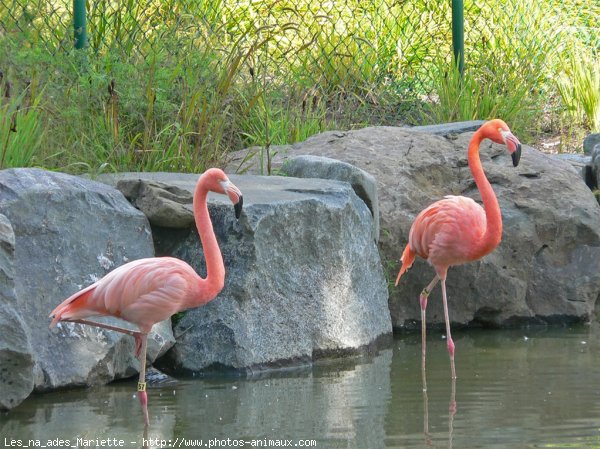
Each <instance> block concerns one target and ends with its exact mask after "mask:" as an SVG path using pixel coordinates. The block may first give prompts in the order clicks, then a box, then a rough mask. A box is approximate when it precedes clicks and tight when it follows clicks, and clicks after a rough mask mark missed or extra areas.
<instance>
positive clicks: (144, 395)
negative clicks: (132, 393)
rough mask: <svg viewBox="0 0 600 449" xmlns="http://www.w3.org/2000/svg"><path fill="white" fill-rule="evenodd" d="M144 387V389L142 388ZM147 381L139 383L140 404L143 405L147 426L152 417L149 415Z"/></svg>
mask: <svg viewBox="0 0 600 449" xmlns="http://www.w3.org/2000/svg"><path fill="white" fill-rule="evenodd" d="M141 388H143V389H144V390H141ZM145 388H146V383H145V382H144V383H143V386H142V385H139V384H138V398H139V400H140V405H141V406H142V413H143V414H144V424H145V425H146V426H147V425H148V424H150V419H149V417H148V393H146V390H145Z"/></svg>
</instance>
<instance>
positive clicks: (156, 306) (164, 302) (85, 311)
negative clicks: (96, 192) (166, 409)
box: [50, 168, 243, 426]
mask: <svg viewBox="0 0 600 449" xmlns="http://www.w3.org/2000/svg"><path fill="white" fill-rule="evenodd" d="M209 191H212V192H216V193H220V194H224V195H227V196H228V197H229V199H230V200H231V202H232V203H233V204H234V205H235V215H236V218H239V217H240V214H241V211H242V203H243V198H242V193H241V192H240V190H239V189H238V188H237V187H236V186H235V185H234V184H233V183H232V182H231V181H230V180H229V179H228V178H227V176H226V175H225V173H223V171H222V170H220V169H218V168H211V169H209V170H207V171H206V172H205V173H204V174H202V176H200V179H199V180H198V183H197V184H196V189H195V191H194V200H193V208H194V218H195V220H196V227H197V228H198V233H199V235H200V241H201V242H202V247H203V249H204V255H205V258H206V278H205V279H203V278H201V277H200V276H198V274H197V273H196V272H195V271H194V269H193V268H192V267H191V266H189V265H188V264H187V263H185V262H184V261H182V260H179V259H176V258H173V257H153V258H147V259H140V260H134V261H132V262H129V263H127V264H125V265H122V266H120V267H119V268H117V269H115V270H114V271H111V272H110V273H108V274H107V275H106V276H104V277H103V278H102V279H100V280H99V281H97V282H95V283H94V284H92V285H90V286H89V287H86V288H84V289H83V290H81V291H79V292H77V293H75V294H74V295H72V296H70V297H69V298H67V299H66V300H64V301H63V302H62V303H61V304H59V305H58V306H57V307H56V308H55V309H54V310H53V311H52V313H51V314H50V317H51V318H53V319H52V323H51V324H50V327H53V326H55V325H56V324H57V323H58V322H59V321H70V322H75V323H82V324H89V325H92V326H98V327H103V328H105V329H109V330H114V331H117V332H122V333H125V334H128V335H131V336H133V337H134V338H135V343H136V350H135V354H136V357H138V358H139V360H140V376H139V382H138V397H139V400H140V404H141V406H142V412H143V414H144V423H145V425H146V426H147V425H148V424H149V418H148V396H147V393H146V383H145V379H146V348H147V342H148V333H149V332H150V330H151V329H152V326H153V325H154V324H155V323H158V322H160V321H163V320H166V319H167V318H169V317H170V316H171V315H173V314H174V313H176V312H179V311H181V310H185V309H190V308H192V307H198V306H202V305H204V304H206V303H207V302H209V301H210V300H212V299H214V298H215V297H216V296H217V294H218V293H219V292H220V291H221V290H222V289H223V286H224V282H225V266H224V264H223V257H222V256H221V251H220V249H219V244H218V243H217V239H216V237H215V233H214V230H213V227H212V222H211V220H210V216H209V214H208V207H207V204H206V198H207V195H208V192H209ZM102 315H104V316H107V315H109V316H113V317H117V318H120V319H123V320H125V321H128V322H130V323H133V324H135V325H136V326H137V327H138V329H139V331H132V330H129V329H124V328H120V327H116V326H110V325H106V324H101V323H96V322H94V321H88V320H86V318H88V317H93V316H102Z"/></svg>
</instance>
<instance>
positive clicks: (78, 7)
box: [73, 0, 87, 49]
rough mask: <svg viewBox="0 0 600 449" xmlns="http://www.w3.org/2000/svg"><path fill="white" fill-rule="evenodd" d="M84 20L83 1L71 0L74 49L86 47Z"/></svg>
mask: <svg viewBox="0 0 600 449" xmlns="http://www.w3.org/2000/svg"><path fill="white" fill-rule="evenodd" d="M85 22H86V18H85V0H73V27H74V29H75V48H77V49H81V48H85V47H86V45H87V30H86V23H85Z"/></svg>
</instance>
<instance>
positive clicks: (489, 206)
mask: <svg viewBox="0 0 600 449" xmlns="http://www.w3.org/2000/svg"><path fill="white" fill-rule="evenodd" d="M486 138H487V139H490V140H492V141H494V142H496V143H500V144H505V145H506V147H507V149H508V152H509V153H510V154H511V156H512V161H513V165H514V166H515V167H516V166H517V165H518V164H519V159H520V157H521V144H520V143H519V140H518V139H517V138H516V137H515V136H514V135H513V134H512V133H511V132H510V130H509V129H508V126H507V125H506V123H504V122H503V121H502V120H499V119H495V120H490V121H489V122H486V123H485V124H484V125H482V126H481V128H479V129H478V130H477V131H476V132H475V134H474V135H473V137H472V138H471V142H470V143H469V150H468V161H469V168H470V169H471V173H472V174H473V178H475V184H476V185H477V188H478V189H479V192H480V194H481V198H482V200H483V207H481V206H480V205H479V204H477V203H476V202H475V201H473V200H472V199H471V198H466V197H464V196H452V195H449V196H446V197H445V198H444V199H443V200H440V201H436V202H435V203H433V204H432V205H431V206H429V207H428V208H426V209H424V210H423V211H421V212H420V213H419V215H417V218H415V221H414V223H413V225H412V226H411V228H410V233H409V235H408V245H406V248H405V249H404V252H403V253H402V257H401V259H400V261H401V262H402V267H401V268H400V272H399V273H398V277H397V278H396V284H395V285H398V282H399V281H400V277H401V276H402V275H403V274H404V272H406V271H407V270H408V269H409V268H410V267H411V265H412V264H413V262H414V260H415V257H416V256H417V255H418V256H420V257H422V258H423V259H426V260H427V261H429V263H430V264H431V265H433V268H434V269H435V272H436V275H435V277H434V278H433V280H432V281H431V282H430V283H429V285H428V286H427V287H425V288H424V289H423V291H422V292H421V295H420V303H421V344H422V357H423V358H422V362H423V370H424V367H425V332H426V330H425V308H426V307H427V297H428V296H429V294H430V293H431V290H432V289H433V287H435V285H436V284H437V283H438V281H441V284H442V300H443V305H444V320H445V321H446V337H447V344H448V353H449V354H450V368H451V371H452V379H456V370H455V367H454V342H453V341H452V336H451V335H450V319H449V317H448V303H447V298H446V274H447V272H448V268H449V267H450V266H452V265H459V264H463V263H466V262H471V261H474V260H477V259H480V258H481V257H483V256H485V255H486V254H489V253H490V252H492V251H493V250H494V249H495V248H496V247H497V246H498V244H499V243H500V239H501V238H502V216H501V214H500V206H499V205H498V200H497V199H496V195H494V191H493V189H492V186H491V185H490V182H489V181H488V180H487V178H486V176H485V173H484V172H483V168H482V166H481V160H480V159H479V146H480V144H481V142H482V141H483V140H484V139H486ZM424 388H426V387H425V385H424Z"/></svg>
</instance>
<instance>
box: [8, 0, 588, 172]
mask: <svg viewBox="0 0 600 449" xmlns="http://www.w3.org/2000/svg"><path fill="white" fill-rule="evenodd" d="M7 1H8V0H0V6H2V5H5V4H6V2H7ZM10 5H11V8H10V10H7V9H3V8H2V7H0V33H2V35H3V36H2V39H0V70H3V71H4V72H8V71H10V72H11V73H13V74H14V79H13V81H12V82H13V84H14V87H15V89H16V90H15V92H17V91H18V92H24V91H26V90H27V85H28V82H29V81H30V80H31V79H32V78H34V77H37V85H38V87H37V88H36V89H37V90H36V92H37V94H36V97H39V98H37V106H36V107H34V108H33V109H32V110H30V112H31V113H32V114H31V120H32V121H36V122H39V128H37V129H38V130H39V132H38V131H36V133H34V134H35V136H36V137H35V138H32V139H31V141H32V142H33V145H34V146H36V147H37V150H38V153H37V154H36V156H35V157H31V158H29V159H28V162H26V161H24V162H23V163H24V164H31V163H34V162H35V161H44V162H43V163H44V164H45V165H47V166H49V167H51V168H60V169H63V170H68V171H74V172H77V171H98V170H184V171H192V170H194V171H198V170H202V169H203V168H204V167H206V166H208V165H222V164H224V163H225V160H226V159H227V155H228V153H229V152H230V151H232V150H237V149H242V148H245V147H249V146H256V147H259V148H261V150H260V151H261V152H262V154H263V155H264V159H265V167H266V169H265V170H266V171H267V172H268V166H269V160H270V156H271V155H272V148H273V147H275V146H277V145H280V144H285V143H292V142H295V141H298V140H303V139H305V138H306V137H308V136H309V135H311V134H314V133H316V132H320V131H323V130H326V129H332V128H353V127H361V126H365V125H369V124H397V123H401V122H404V123H406V122H408V123H416V122H420V123H421V122H423V121H427V122H433V121H436V122H439V121H449V120H462V119H471V118H489V117H492V116H500V117H503V118H505V119H506V120H507V121H509V122H511V125H512V124H513V123H514V124H515V127H516V128H517V130H519V128H521V130H519V132H520V135H522V134H523V132H525V131H527V133H532V134H534V133H535V132H537V130H538V128H539V127H540V125H539V122H540V119H541V117H542V116H543V115H544V112H547V111H548V110H549V108H548V103H549V102H550V100H551V99H553V98H556V97H557V92H558V89H559V88H560V86H557V84H556V82H555V80H556V79H557V77H558V73H561V72H562V70H563V69H562V67H563V65H562V57H561V55H562V54H563V53H564V51H565V49H566V45H565V42H566V39H565V36H569V39H572V40H574V41H575V42H576V43H577V46H578V48H581V47H585V46H590V45H592V46H593V45H597V44H598V42H600V37H599V35H600V33H598V30H597V28H594V27H595V26H596V25H595V24H597V22H598V19H599V18H600V7H599V6H597V5H596V4H595V3H594V2H582V1H581V0H560V1H559V0H543V1H541V2H538V1H536V0H511V1H508V2H506V1H503V0H486V1H484V2H480V1H477V2H476V1H475V0H465V18H466V55H465V57H466V74H465V78H464V80H462V81H459V79H458V77H457V73H456V71H455V70H454V69H453V68H452V63H451V62H452V56H451V54H450V53H451V36H450V2H429V1H425V0H416V1H413V2H395V1H392V0H367V1H359V0H345V1H317V2H315V1H309V0H294V1H292V0H277V1H273V2H266V1H264V2H263V1H254V0H205V1H192V0H189V1H185V0H140V1H137V2H134V1H132V0H120V1H113V0H99V1H96V2H88V31H89V35H90V47H89V49H87V50H84V51H79V52H74V51H73V50H72V49H71V46H72V38H71V36H70V33H71V23H70V18H69V11H70V8H71V3H70V1H68V0H31V1H28V2H25V1H24V0H21V1H20V2H15V1H12V0H11V2H10ZM19 5H20V6H19ZM594 18H595V19H594ZM41 44H43V45H41ZM48 50H50V51H48ZM594 70H595V69H594ZM596 73H597V71H596ZM594 82H595V81H594V80H593V78H592V81H591V86H592V87H591V88H589V87H586V88H584V89H583V90H582V92H583V93H582V94H581V95H579V97H580V98H584V97H585V96H586V95H587V96H588V97H589V96H590V95H589V92H590V90H593V83H594ZM580 84H582V85H585V82H581V83H580ZM563 91H564V92H566V90H564V89H563ZM595 92H597V90H596V91H595ZM571 96H573V95H571ZM591 96H592V97H593V95H591ZM562 98H563V102H564V104H563V105H561V106H560V107H561V108H562V107H568V108H572V107H573V104H574V103H573V104H572V103H569V100H568V99H567V98H566V96H565V95H563V97H562ZM585 98H587V97H585ZM13 100H14V101H17V100H16V99H13ZM585 102H588V103H590V102H593V100H592V101H590V99H587V100H585V99H584V100H583V102H580V103H581V104H583V103H585ZM4 104H5V105H6V101H4ZM12 107H13V112H14V107H15V106H14V105H13V106H12ZM581 108H583V106H581ZM581 110H583V109H581ZM33 112H35V114H33ZM551 112H552V110H551ZM11 113H12V112H11ZM36 114H37V115H36ZM5 116H6V113H5ZM34 116H35V120H34V119H33V117H34ZM5 122H6V119H5ZM38 136H39V137H38ZM1 137H5V136H0V138H1ZM38 138H39V139H40V140H38ZM0 140H2V139H0ZM38 142H39V143H38ZM0 145H2V143H0Z"/></svg>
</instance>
